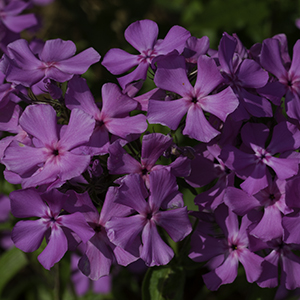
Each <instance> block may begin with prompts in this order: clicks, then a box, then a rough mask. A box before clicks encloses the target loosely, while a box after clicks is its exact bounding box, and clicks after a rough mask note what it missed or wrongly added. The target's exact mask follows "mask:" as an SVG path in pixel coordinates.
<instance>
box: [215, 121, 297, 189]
mask: <svg viewBox="0 0 300 300" xmlns="http://www.w3.org/2000/svg"><path fill="white" fill-rule="evenodd" d="M299 134H300V132H299V130H298V129H297V128H296V127H295V126H294V125H292V124H290V123H288V122H281V123H279V124H277V125H276V126H275V127H274V130H273V135H272V139H271V141H270V143H269V144H268V145H267V146H266V141H267V138H268V136H269V129H268V127H267V126H266V125H264V124H261V123H247V124H245V125H244V126H243V128H242V129H241V136H242V140H243V142H244V145H243V147H242V149H243V151H242V150H240V149H237V148H235V147H233V146H231V145H225V146H224V147H223V149H222V151H221V154H220V158H221V159H222V160H223V161H224V163H225V165H226V166H227V167H228V168H229V169H231V170H234V171H235V172H236V174H237V175H238V176H239V177H241V178H242V179H245V180H244V182H243V183H242V184H241V188H242V189H243V190H244V191H245V192H247V193H248V194H249V195H254V194H256V193H257V192H259V191H260V190H261V189H264V188H266V187H267V185H268V176H270V175H271V174H270V171H269V169H268V168H267V166H268V167H270V168H271V169H273V170H274V172H275V173H276V175H277V177H278V178H279V179H280V180H285V179H288V178H290V177H292V176H294V175H296V174H297V173H298V168H299V157H298V156H297V154H295V155H291V152H292V151H293V150H294V149H297V148H298V147H299ZM278 153H279V154H281V156H280V157H277V156H276V155H277V154H278ZM282 154H285V155H282Z"/></svg>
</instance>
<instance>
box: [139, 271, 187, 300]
mask: <svg viewBox="0 0 300 300" xmlns="http://www.w3.org/2000/svg"><path fill="white" fill-rule="evenodd" d="M184 281H185V274H184V272H183V270H182V269H181V268H171V267H154V268H149V269H148V271H147V273H146V275H145V278H144V281H143V286H142V299H143V300H167V299H172V300H179V299H182V297H183V288H184Z"/></svg>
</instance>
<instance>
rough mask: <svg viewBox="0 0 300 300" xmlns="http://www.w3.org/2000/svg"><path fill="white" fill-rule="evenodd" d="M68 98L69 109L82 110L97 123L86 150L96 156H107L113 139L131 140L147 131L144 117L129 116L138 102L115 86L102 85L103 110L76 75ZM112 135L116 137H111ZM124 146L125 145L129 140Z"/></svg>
mask: <svg viewBox="0 0 300 300" xmlns="http://www.w3.org/2000/svg"><path fill="white" fill-rule="evenodd" d="M65 98H66V106H67V107H68V108H69V109H71V110H73V109H75V108H76V109H81V110H83V111H84V112H86V113H87V114H89V115H90V116H91V117H92V118H93V119H95V121H96V123H95V128H94V131H93V134H92V136H91V139H90V142H89V144H88V145H87V146H88V147H87V151H89V153H91V154H93V155H95V154H106V153H108V147H109V145H110V139H113V140H116V139H118V138H122V139H124V140H130V139H132V138H137V137H138V136H140V134H141V133H143V132H144V131H145V130H146V129H147V126H148V125H147V122H146V117H145V116H144V115H142V114H138V115H135V116H132V117H131V116H129V113H130V112H131V111H133V110H134V109H136V107H137V105H138V103H137V102H136V101H134V100H132V99H131V98H129V97H128V96H126V95H124V94H122V92H121V91H120V88H119V87H118V86H117V85H116V84H114V83H106V84H104V85H103V86H102V107H101V109H99V108H98V106H97V105H96V103H95V101H94V98H93V95H92V93H91V91H90V90H89V88H88V86H87V84H86V81H85V80H84V79H83V78H80V77H77V76H74V78H72V80H70V82H69V85H68V90H67V92H66V96H65ZM109 134H112V135H113V136H112V137H111V138H110V137H109ZM123 143H124V144H125V143H126V141H125V142H124V141H123Z"/></svg>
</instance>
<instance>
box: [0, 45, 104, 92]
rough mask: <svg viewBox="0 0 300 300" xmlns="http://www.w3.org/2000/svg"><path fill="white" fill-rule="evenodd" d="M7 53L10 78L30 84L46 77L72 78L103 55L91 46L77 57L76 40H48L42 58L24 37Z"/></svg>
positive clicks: (4, 63)
mask: <svg viewBox="0 0 300 300" xmlns="http://www.w3.org/2000/svg"><path fill="white" fill-rule="evenodd" d="M7 52H8V54H7V56H6V55H5V56H4V59H3V61H2V62H1V66H0V68H1V70H2V72H3V73H5V74H6V80H7V81H9V82H14V83H16V84H22V85H24V86H27V87H30V86H32V85H33V84H36V83H38V82H39V81H42V80H43V79H45V78H48V79H53V80H55V81H58V82H65V81H68V80H70V79H71V78H72V77H73V75H74V74H83V73H85V72H86V71H87V69H88V68H89V67H90V66H91V65H92V64H94V63H96V62H98V61H99V60H100V55H99V54H98V53H97V52H96V51H95V50H94V49H93V48H89V49H86V50H84V51H83V52H81V53H79V54H77V55H75V56H74V54H75V52H76V46H75V44H74V43H73V42H72V41H63V40H61V39H55V40H48V41H46V42H45V45H44V47H43V49H42V51H41V52H40V53H39V54H38V57H36V56H35V55H34V53H33V52H32V50H31V49H30V47H29V45H28V42H27V41H26V40H23V39H20V40H17V41H14V42H12V43H10V44H9V45H8V46H7Z"/></svg>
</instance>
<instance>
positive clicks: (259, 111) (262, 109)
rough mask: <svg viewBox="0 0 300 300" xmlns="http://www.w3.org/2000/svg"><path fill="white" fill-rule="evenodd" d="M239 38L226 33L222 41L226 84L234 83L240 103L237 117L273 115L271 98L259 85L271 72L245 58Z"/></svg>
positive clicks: (221, 61)
mask: <svg viewBox="0 0 300 300" xmlns="http://www.w3.org/2000/svg"><path fill="white" fill-rule="evenodd" d="M238 41H239V40H238V39H237V38H235V37H231V36H230V35H229V34H227V33H224V34H223V37H222V39H221V41H220V45H219V52H218V57H219V62H220V68H221V74H222V76H223V77H224V79H225V84H226V85H229V86H230V87H232V89H233V91H234V92H235V93H236V95H237V96H238V98H239V101H240V104H239V107H238V108H237V110H236V111H235V113H234V119H236V120H242V119H249V118H250V116H251V115H253V116H256V117H271V116H272V107H271V104H270V103H269V102H268V100H267V99H265V98H263V97H261V96H258V95H257V93H256V89H258V88H261V87H263V86H264V85H265V84H266V83H267V82H268V79H269V75H268V72H266V71H264V70H263V69H262V68H261V66H260V65H259V64H258V63H257V62H255V61H254V60H251V59H243V57H240V55H239V54H238V53H236V52H235V50H236V48H237V47H238V46H239V45H238Z"/></svg>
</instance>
